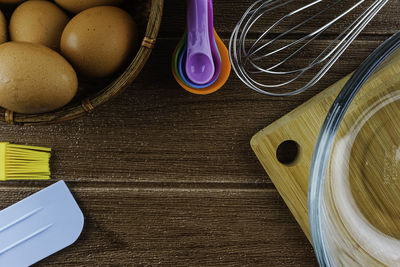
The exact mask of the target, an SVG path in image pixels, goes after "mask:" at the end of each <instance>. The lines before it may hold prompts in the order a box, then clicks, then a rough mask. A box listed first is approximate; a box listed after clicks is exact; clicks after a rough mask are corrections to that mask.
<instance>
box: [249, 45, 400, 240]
mask: <svg viewBox="0 0 400 267" xmlns="http://www.w3.org/2000/svg"><path fill="white" fill-rule="evenodd" d="M398 77H400V53H399V52H396V54H394V55H393V56H391V58H390V59H388V60H386V61H385V64H384V65H382V66H381V67H380V68H379V70H378V71H376V72H375V73H374V75H373V76H372V77H371V78H370V79H368V81H367V83H366V84H365V85H364V87H363V88H362V91H360V92H359V93H358V94H357V96H356V97H355V99H354V100H353V103H352V105H351V107H350V109H349V111H348V112H347V113H350V112H353V111H351V109H359V110H358V111H357V110H356V111H355V112H358V114H360V112H362V111H363V109H365V108H366V107H367V106H368V105H369V101H370V100H371V98H374V97H375V98H377V97H379V94H383V93H385V92H386V93H387V92H391V91H393V90H397V89H393V88H400V78H398ZM349 78H350V75H348V76H346V77H345V78H343V79H341V80H340V81H338V82H336V83H335V84H333V85H332V86H330V87H328V88H327V89H325V90H324V91H322V92H321V93H319V94H318V95H316V96H315V97H313V98H312V99H310V100H309V101H308V102H306V103H304V104H303V105H301V106H299V107H298V108H296V109H295V110H293V111H292V112H290V113H289V114H287V115H285V116H284V117H282V118H280V119H278V120H277V121H275V122H274V123H272V124H271V125H269V126H268V127H266V128H265V129H263V130H261V131H260V132H258V133H257V134H256V135H254V136H253V138H252V139H251V147H252V149H253V150H254V152H255V154H256V155H257V157H258V159H259V161H260V162H261V164H262V166H263V167H264V169H265V170H266V172H267V173H268V174H269V177H270V178H271V180H272V182H273V183H274V184H275V186H276V188H277V190H278V191H279V193H280V194H281V196H282V198H283V199H284V201H285V202H286V204H287V206H288V207H289V209H290V211H291V212H292V213H293V215H294V217H295V218H296V220H297V222H298V223H299V224H300V226H301V228H302V230H303V231H304V233H305V234H306V236H307V238H308V239H309V240H310V241H311V238H310V230H309V225H308V217H307V190H308V176H309V172H310V165H311V158H312V154H313V150H314V146H315V143H316V140H317V137H318V134H319V132H320V130H321V126H322V123H323V122H324V120H325V117H326V115H327V113H328V110H329V108H330V107H331V105H332V103H333V101H334V100H335V98H336V96H337V95H338V93H339V92H340V90H341V89H342V88H343V86H344V84H345V83H346V81H347V80H348V79H349ZM377 88H378V89H379V90H377ZM354 107H355V108H354ZM349 124H350V125H351V122H350V123H349ZM288 140H291V141H294V142H287V141H288ZM285 141H286V142H285ZM285 144H289V147H290V145H292V147H293V149H292V152H293V153H292V154H293V158H292V161H285V162H284V163H282V162H280V161H279V160H278V157H277V152H278V150H279V147H280V146H284V145H285ZM296 149H297V154H296V153H295V152H296V151H295V150H296ZM278 155H279V153H278ZM296 155H297V156H296Z"/></svg>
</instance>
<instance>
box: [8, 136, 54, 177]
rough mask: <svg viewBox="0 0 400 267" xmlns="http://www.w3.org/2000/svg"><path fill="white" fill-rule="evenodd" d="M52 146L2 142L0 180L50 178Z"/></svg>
mask: <svg viewBox="0 0 400 267" xmlns="http://www.w3.org/2000/svg"><path fill="white" fill-rule="evenodd" d="M50 152H51V149H50V148H45V147H35V146H24V145H14V144H10V143H7V142H2V143H0V181H6V180H48V179H50V166H49V162H50V155H51V154H50Z"/></svg>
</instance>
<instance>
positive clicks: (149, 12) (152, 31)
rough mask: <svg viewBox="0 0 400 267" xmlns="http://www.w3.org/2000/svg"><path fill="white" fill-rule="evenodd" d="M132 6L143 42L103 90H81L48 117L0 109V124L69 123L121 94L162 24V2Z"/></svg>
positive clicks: (152, 0) (139, 2) (154, 0)
mask: <svg viewBox="0 0 400 267" xmlns="http://www.w3.org/2000/svg"><path fill="white" fill-rule="evenodd" d="M134 3H135V6H136V7H135V8H133V12H134V18H135V21H136V22H137V24H138V27H139V34H140V36H141V37H142V38H143V39H142V42H141V45H140V48H139V49H138V51H137V54H136V56H134V58H133V60H132V61H131V62H130V64H129V65H128V66H127V67H126V68H125V69H124V70H123V71H121V73H119V75H118V76H117V77H116V78H115V79H114V80H112V81H103V82H101V83H99V84H105V83H108V85H107V86H106V87H105V88H103V89H100V88H101V87H100V86H97V88H95V89H93V88H91V89H85V87H84V88H83V89H82V88H80V93H79V95H78V96H77V97H75V99H74V100H73V101H71V103H69V104H68V105H67V106H65V107H63V108H62V109H59V110H56V111H54V112H49V113H42V114H34V115H33V114H19V113H15V112H12V111H9V110H4V109H1V108H0V121H3V122H7V123H8V124H12V125H45V124H54V123H59V122H63V121H67V120H72V119H75V118H79V117H81V116H83V115H85V114H86V113H91V112H93V110H94V109H95V108H97V107H98V106H100V105H102V104H104V103H106V102H108V101H109V100H110V99H112V98H114V97H115V96H117V95H118V94H119V93H121V92H122V91H123V90H124V89H125V88H126V87H127V86H128V85H129V84H130V83H132V82H133V80H134V79H135V78H136V77H137V76H138V74H139V73H140V71H141V70H142V68H143V66H144V65H145V63H146V62H147V59H148V58H149V56H150V53H151V51H152V49H153V47H154V44H155V42H156V38H157V35H158V30H159V28H160V24H161V17H162V11H163V5H164V0H137V1H134ZM80 87H81V86H80ZM92 87H96V86H95V85H92ZM99 87H100V88H99Z"/></svg>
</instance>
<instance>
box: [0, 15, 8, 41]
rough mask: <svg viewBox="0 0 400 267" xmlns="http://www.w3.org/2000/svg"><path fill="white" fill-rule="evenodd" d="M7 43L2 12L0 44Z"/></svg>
mask: <svg viewBox="0 0 400 267" xmlns="http://www.w3.org/2000/svg"><path fill="white" fill-rule="evenodd" d="M4 42H7V21H6V18H5V17H4V14H3V12H1V11H0V44H2V43H4Z"/></svg>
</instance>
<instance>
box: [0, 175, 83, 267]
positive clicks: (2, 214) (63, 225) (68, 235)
mask: <svg viewBox="0 0 400 267" xmlns="http://www.w3.org/2000/svg"><path fill="white" fill-rule="evenodd" d="M83 224H84V218H83V214H82V211H81V210H80V208H79V206H78V204H77V203H76V201H75V199H74V198H73V196H72V194H71V192H70V191H69V189H68V187H67V185H66V184H65V183H64V181H60V182H57V183H55V184H53V185H51V186H49V187H47V188H45V189H43V190H41V191H39V192H37V193H35V194H33V195H31V196H30V197H28V198H25V199H24V200H21V201H20V202H18V203H16V204H14V205H12V206H10V207H8V208H6V209H4V210H2V211H0V266H10V267H11V266H12V267H26V266H30V265H32V264H34V263H36V262H38V261H40V260H42V259H44V258H46V257H48V256H50V255H51V254H53V253H55V252H57V251H59V250H61V249H63V248H65V247H67V246H69V245H71V244H72V243H74V242H75V241H76V240H77V239H78V237H79V235H80V234H81V232H82V229H83Z"/></svg>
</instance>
